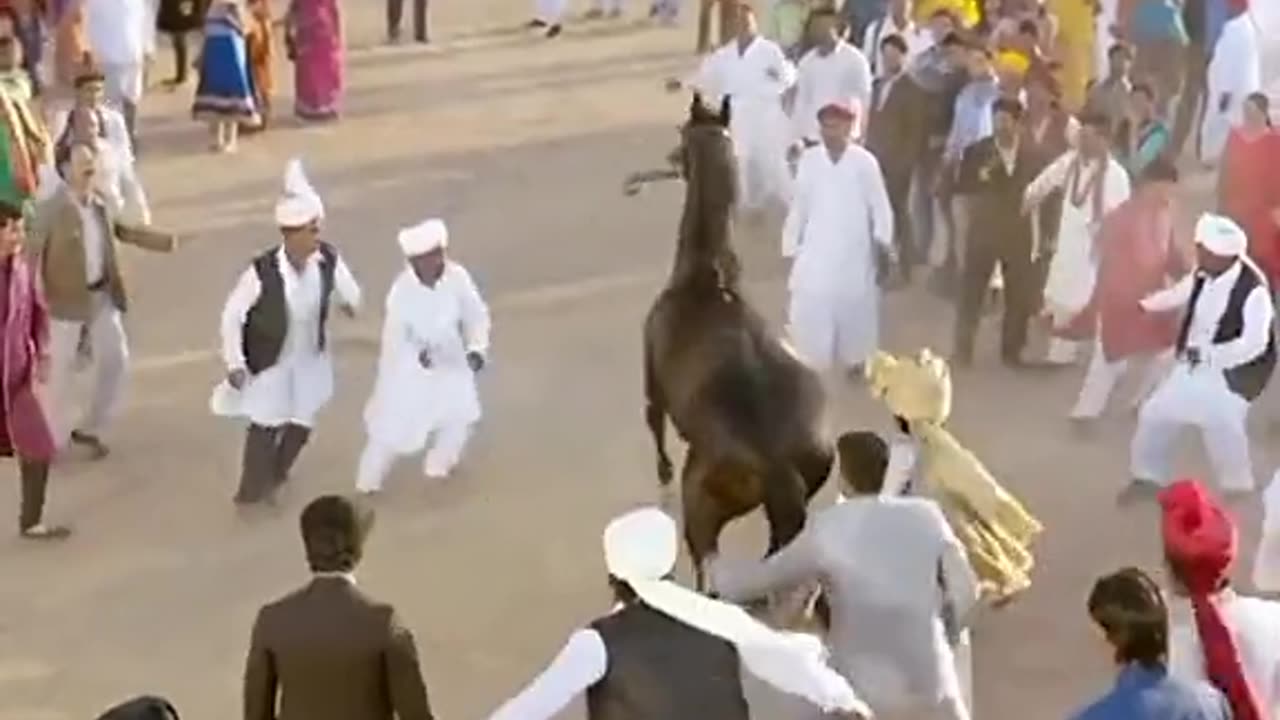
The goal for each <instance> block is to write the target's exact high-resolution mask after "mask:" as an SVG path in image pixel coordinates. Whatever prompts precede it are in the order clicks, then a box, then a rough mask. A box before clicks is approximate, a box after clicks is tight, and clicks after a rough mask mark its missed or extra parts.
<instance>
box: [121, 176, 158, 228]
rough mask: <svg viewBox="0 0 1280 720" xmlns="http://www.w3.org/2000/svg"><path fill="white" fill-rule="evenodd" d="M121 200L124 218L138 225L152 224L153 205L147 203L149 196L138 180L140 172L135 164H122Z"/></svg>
mask: <svg viewBox="0 0 1280 720" xmlns="http://www.w3.org/2000/svg"><path fill="white" fill-rule="evenodd" d="M118 171H119V173H120V175H119V177H120V187H119V192H120V200H121V202H122V205H123V210H122V216H123V217H125V218H127V219H129V220H130V221H131V222H134V223H137V224H138V225H143V226H147V225H150V224H151V205H150V204H148V203H147V194H146V192H145V191H144V190H143V189H142V183H141V182H140V181H139V180H138V172H137V168H136V167H135V165H134V163H132V162H120V167H119V168H118Z"/></svg>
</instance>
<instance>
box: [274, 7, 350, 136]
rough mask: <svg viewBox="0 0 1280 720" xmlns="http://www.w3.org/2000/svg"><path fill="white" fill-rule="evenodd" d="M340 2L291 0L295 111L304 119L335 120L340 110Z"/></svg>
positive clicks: (288, 31)
mask: <svg viewBox="0 0 1280 720" xmlns="http://www.w3.org/2000/svg"><path fill="white" fill-rule="evenodd" d="M338 2H339V0H291V2H290V3H289V11H288V13H287V14H286V16H285V27H286V36H285V37H286V40H287V42H288V44H289V57H290V59H291V60H293V78H294V83H293V84H294V105H293V112H294V114H296V115H297V116H298V117H299V118H302V119H303V120H318V121H322V120H336V119H337V117H338V113H339V111H340V109H341V105H342V88H343V74H344V72H343V71H344V68H343V63H344V57H343V56H344V52H343V47H342V16H341V13H340V11H339V9H338Z"/></svg>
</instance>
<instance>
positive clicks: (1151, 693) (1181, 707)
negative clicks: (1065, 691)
mask: <svg viewBox="0 0 1280 720" xmlns="http://www.w3.org/2000/svg"><path fill="white" fill-rule="evenodd" d="M1073 720H1231V708H1230V706H1228V705H1227V699H1226V698H1224V697H1223V696H1222V693H1220V692H1218V691H1217V690H1216V689H1215V688H1213V687H1212V686H1210V685H1209V684H1208V683H1203V682H1192V681H1188V680H1183V679H1181V678H1175V677H1173V676H1171V675H1169V674H1168V673H1167V672H1166V671H1165V670H1164V669H1163V668H1161V669H1151V668H1145V667H1142V666H1141V665H1136V664H1133V665H1128V666H1126V667H1125V668H1124V670H1122V671H1120V677H1119V678H1118V679H1117V680H1116V686H1115V687H1114V688H1112V689H1111V691H1110V692H1108V693H1107V694H1106V695H1103V696H1102V697H1101V698H1099V699H1098V700H1097V701H1096V702H1094V703H1093V704H1092V705H1090V706H1089V707H1087V708H1085V709H1084V711H1083V712H1081V713H1079V714H1077V715H1076V716H1075V717H1074V718H1073Z"/></svg>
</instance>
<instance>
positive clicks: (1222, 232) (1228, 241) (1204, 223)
mask: <svg viewBox="0 0 1280 720" xmlns="http://www.w3.org/2000/svg"><path fill="white" fill-rule="evenodd" d="M1196 244H1197V245H1200V246H1201V247H1203V248H1204V249H1205V250H1208V251H1209V252H1211V253H1213V254H1214V255H1221V256H1223V257H1240V256H1242V255H1244V254H1245V253H1246V252H1248V250H1249V236H1248V235H1246V234H1245V232H1244V230H1242V229H1241V228H1240V226H1239V225H1237V224H1236V222H1235V221H1234V220H1232V219H1231V218H1229V217H1226V216H1225V215H1215V214H1213V213H1205V214H1203V215H1201V216H1200V219H1199V220H1198V221H1197V222H1196Z"/></svg>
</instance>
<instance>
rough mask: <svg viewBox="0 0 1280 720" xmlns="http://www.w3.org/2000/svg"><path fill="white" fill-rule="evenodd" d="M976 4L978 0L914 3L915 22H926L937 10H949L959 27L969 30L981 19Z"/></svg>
mask: <svg viewBox="0 0 1280 720" xmlns="http://www.w3.org/2000/svg"><path fill="white" fill-rule="evenodd" d="M978 2H979V0H921V1H920V2H918V3H916V22H917V23H924V22H927V21H928V20H929V18H930V16H932V15H933V14H934V13H936V12H938V11H939V10H950V11H951V12H952V14H953V15H955V16H956V19H957V20H959V21H960V26H961V27H965V28H971V27H973V26H974V25H977V24H978V20H980V19H981V18H982V13H981V11H980V10H979V9H978Z"/></svg>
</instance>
